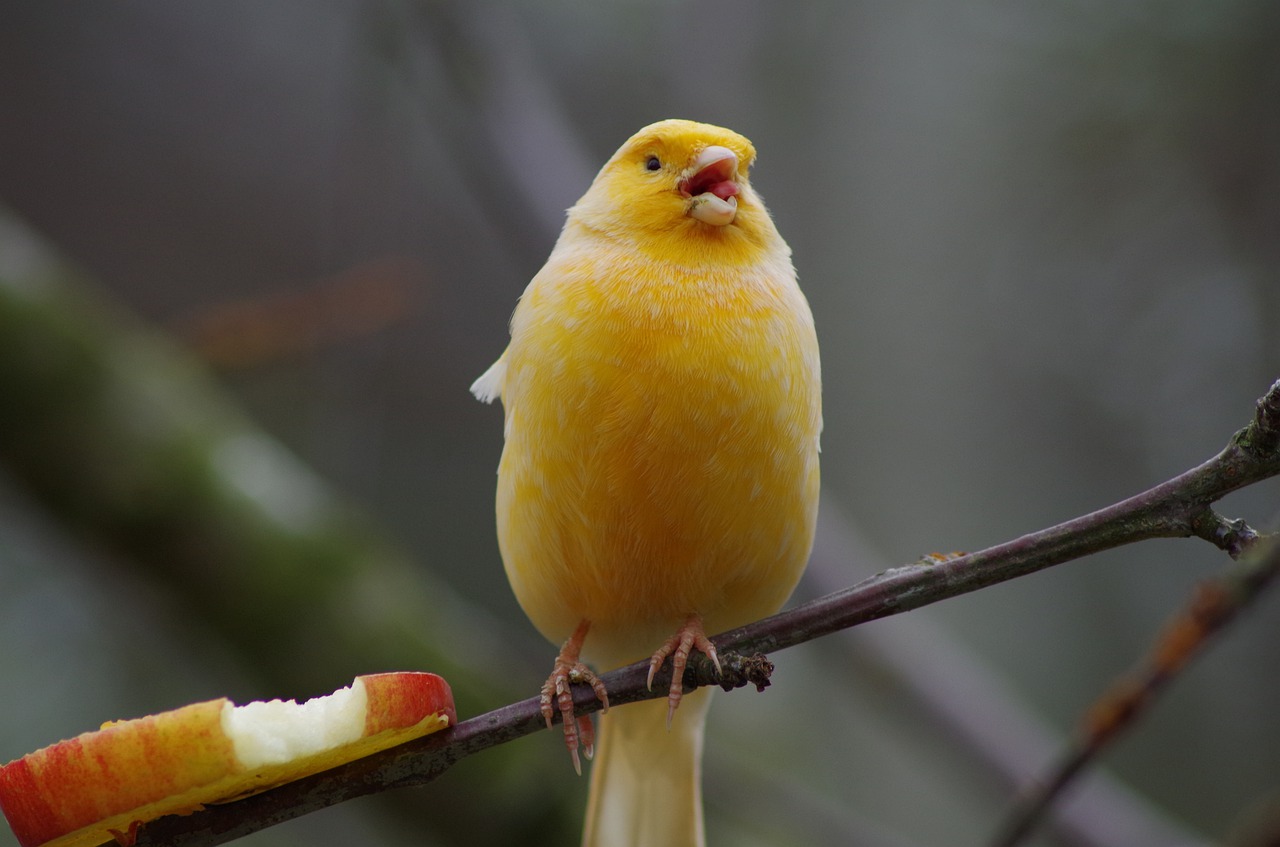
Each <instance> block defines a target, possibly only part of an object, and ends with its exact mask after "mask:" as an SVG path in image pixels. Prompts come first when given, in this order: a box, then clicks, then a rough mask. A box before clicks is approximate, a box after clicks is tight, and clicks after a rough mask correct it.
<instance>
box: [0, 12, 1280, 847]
mask: <svg viewBox="0 0 1280 847" xmlns="http://www.w3.org/2000/svg"><path fill="white" fill-rule="evenodd" d="M1277 44H1280V6H1277V5H1276V4H1273V3H1267V2H1259V0H1252V2H1250V0H1224V2H1220V3H1212V4H1209V3H1187V2H1173V3H1170V2H1149V0H1140V1H1139V2H1132V3H1119V4H1116V3H1105V2H1096V0H1072V1H1071V2H1065V3H1057V4H1006V3H996V2H989V0H980V1H979V2H972V3H965V4H954V3H946V2H940V0H922V2H910V3H890V2H851V3H850V2H843V0H826V1H825V2H814V3H809V4H804V5H800V4H785V3H779V2H750V0H745V1H744V2H728V0H704V2H698V3H693V2H676V0H670V2H639V0H615V2H600V3H588V2H581V0H579V1H578V2H571V0H543V1H542V2H526V3H516V2H503V1H502V0H481V2H462V0H430V2H425V1H424V2H418V3H410V2H394V0H382V1H381V2H379V0H366V2H356V0H351V1H350V2H338V0H329V1H328V2H324V1H323V0H322V2H307V3H302V2H297V0H275V2H271V3H256V2H249V1H248V0H234V2H223V3H218V4H212V3H205V4H194V3H166V2H159V0H149V1H147V0H118V2H114V3H110V4H103V3H82V2H65V3H40V2H34V0H17V2H12V0H11V2H9V3H7V4H5V9H4V12H3V25H2V26H0V690H2V691H3V697H2V699H0V761H7V760H9V759H12V758H16V757H18V756H21V755H23V754H25V753H27V752H30V751H32V750H34V749H36V748H38V747H41V746H44V745H45V744H48V743H51V742H53V741H55V740H57V739H59V738H64V737H70V736H73V735H75V734H77V733H79V732H82V731H85V730H88V729H92V728H95V727H96V726H97V725H98V724H100V723H101V722H102V721H104V720H107V719H111V718H118V717H129V716H137V715H142V714H147V713H151V712H155V711H159V710H162V709H167V708H173V707H177V706H179V705H182V704H185V703H188V702H192V701H196V700H201V699H210V698H213V697H218V696H222V695H227V696H230V697H232V698H233V699H236V700H237V701H238V702H243V701H245V700H249V699H255V698H264V697H265V698H270V697H308V696H313V695H316V694H320V693H327V692H329V691H332V690H333V689H335V688H338V687H340V686H342V685H345V684H347V683H349V682H350V680H351V678H352V676H354V675H355V674H357V673H368V672H375V671H381V670H390V669H410V668H412V669H430V670H438V671H439V672H441V673H443V674H445V675H446V676H448V678H449V679H450V680H451V681H452V682H453V684H454V688H455V692H456V694H457V697H458V701H459V705H460V711H461V712H463V713H464V714H465V715H474V714H478V713H480V712H482V711H485V710H488V709H491V708H495V707H497V706H500V705H503V704H505V703H507V702H511V701H513V700H516V699H520V698H523V697H526V696H530V695H531V694H532V693H533V692H534V691H536V688H537V686H538V685H539V684H540V682H541V680H542V679H543V678H544V677H545V674H546V672H547V671H548V669H549V668H550V663H551V660H552V658H553V653H554V648H553V647H552V646H551V645H548V644H546V643H544V642H543V641H542V639H541V638H540V636H538V635H537V633H536V632H535V631H534V630H533V629H532V627H531V626H530V625H529V624H528V623H527V622H526V621H525V618H524V616H523V615H522V613H521V612H520V610H519V608H518V607H517V606H516V604H515V602H514V600H513V599H512V597H511V594H510V591H509V589H508V587H507V585H506V581H505V579H504V577H503V575H502V567H501V563H500V560H499V557H498V551H497V545H496V541H495V537H494V530H493V526H492V510H493V506H492V497H493V487H494V471H495V468H496V465H497V460H498V454H499V452H500V449H501V413H500V411H499V410H498V409H496V408H491V407H487V406H483V405H481V404H478V403H476V402H475V401H474V400H473V399H472V398H471V396H470V395H469V394H468V393H467V387H468V385H469V384H470V383H471V381H472V380H473V379H474V378H475V377H476V376H477V375H478V374H480V373H481V372H482V371H483V370H484V369H485V368H486V367H487V366H488V365H489V363H490V362H492V361H493V359H494V358H496V357H497V355H498V354H499V353H500V352H501V351H502V349H503V346H504V344H505V339H506V320H507V317H508V316H509V314H510V312H511V309H512V308H513V306H514V305H515V302H516V298H517V297H518V295H519V294H520V292H521V290H522V289H523V287H524V285H525V283H526V282H527V280H528V279H529V277H530V276H532V274H533V273H534V272H535V271H536V270H537V269H538V268H539V266H540V265H541V263H542V261H543V259H544V258H545V256H546V254H547V252H548V251H549V250H550V247H551V244H552V242H553V240H554V238H555V235H556V233H557V232H558V229H559V226H560V223H561V221H562V218H563V210H564V209H565V208H566V207H568V206H569V205H571V204H572V203H573V202H574V200H576V198H577V197H578V196H579V195H580V194H581V193H582V192H583V191H584V190H585V188H586V186H587V184H588V183H589V181H590V179H591V177H592V176H593V174H594V172H595V170H596V169H597V168H598V167H599V166H600V164H601V163H603V162H604V160H605V159H606V158H607V157H608V156H609V155H610V154H611V153H612V152H613V150H615V149H616V148H617V147H618V145H620V144H621V143H622V142H623V141H624V140H625V139H626V138H627V137H628V136H629V135H630V134H631V133H632V132H634V131H635V130H636V129H638V128H640V127H641V126H643V125H645V124H647V123H649V122H651V121H653V120H657V119H660V118H666V117H687V118H693V119H698V120H703V121H708V122H714V123H719V124H723V125H726V126H729V127H732V128H734V129H736V130H738V131H740V132H742V133H743V134H745V135H747V136H748V137H749V138H751V139H752V140H753V141H754V142H755V144H756V147H757V148H758V150H759V151H760V158H759V161H758V163H757V166H756V168H755V169H754V171H753V173H752V180H753V183H754V184H755V186H756V187H757V189H758V190H759V191H760V192H761V193H762V194H763V195H764V197H765V198H766V200H767V201H768V203H769V206H770V209H771V210H772V212H773V215H774V218H775V220H776V222H777V225H778V228H779V229H780V230H781V231H782V233H783V234H784V236H785V237H786V238H787V240H788V241H789V242H790V244H791V246H792V248H793V249H794V251H795V262H796V265H797V267H798V269H799V273H800V278H801V283H802V286H803V287H804V289H805V291H806V293H807V295H808V297H809V299H810V302H811V304H812V306H813V309H814V312H815V315H816V319H817V323H818V332H819V337H820V340H821V343H822V349H823V365H824V377H825V404H826V406H825V410H826V432H825V436H824V439H823V448H824V452H823V461H824V484H825V491H824V501H823V516H822V522H821V530H820V538H819V542H818V549H817V551H816V552H815V560H814V563H813V565H812V567H811V569H810V573H809V575H808V577H807V578H806V581H805V583H804V584H803V586H802V588H801V594H802V595H804V596H813V595H815V594H818V593H822V592H824V591H827V590H833V589H835V588H838V587H843V586H845V585H849V584H852V583H854V582H856V581H857V580H859V579H861V578H863V577H865V576H867V575H869V574H872V573H874V572H876V571H878V570H881V569H883V568H884V567H887V566H890V565H893V564H898V563H902V562H907V561H912V560H915V559H916V558H917V557H918V556H920V555H921V554H923V553H926V552H929V551H933V550H975V549H979V548H982V547H985V546H988V545H991V544H995V543H998V542H1001V541H1004V540H1007V539H1009V538H1012V537H1016V536H1018V535H1021V534H1023V533H1026V532H1030V531H1034V530H1036V529H1040V528H1042V527H1045V526H1048V525H1050V524H1053V523H1057V522H1060V521H1062V520H1066V519H1068V518H1071V517H1074V516H1076V515H1078V514H1082V513H1084V512H1087V511H1090V510H1093V509H1095V508H1099V507H1101V506H1104V505H1107V504H1109V503H1111V502H1114V501H1116V500H1118V499H1121V498H1123V497H1126V496H1129V495H1131V494H1134V493H1136V492H1138V491H1140V490H1142V489H1145V488H1147V487H1149V486H1151V485H1153V484H1156V483H1159V482H1161V481H1163V480H1165V479H1167V478H1169V477H1171V476H1173V475H1175V474H1177V473H1179V472H1181V471H1182V470H1185V469H1186V468H1189V467H1191V466H1193V465H1195V464H1198V463H1199V462H1201V461H1203V460H1204V459H1206V458H1208V457H1209V456H1211V455H1213V454H1214V453H1216V452H1217V451H1218V450H1219V449H1220V448H1221V447H1222V446H1223V445H1225V443H1226V442H1227V440H1228V438H1229V437H1230V436H1231V434H1232V433H1233V432H1234V431H1235V430H1237V429H1238V428H1240V427H1242V426H1243V425H1244V424H1245V423H1246V422H1247V421H1248V419H1249V415H1250V414H1251V412H1252V407H1253V402H1254V400H1255V399H1256V398H1257V397H1258V396H1259V395H1261V394H1262V393H1263V391H1265V389H1266V388H1267V386H1268V385H1269V384H1270V383H1271V382H1272V381H1273V380H1274V379H1276V378H1277V377H1278V376H1280V335H1278V334H1277V332H1276V330H1275V327H1276V326H1277V325H1278V323H1280V199H1278V198H1280V51H1278V50H1277ZM1223 511H1224V512H1225V513H1226V514H1227V515H1228V516H1231V517H1244V518H1245V519H1247V520H1248V521H1250V522H1251V523H1252V524H1254V525H1255V526H1258V527H1263V528H1267V527H1270V528H1274V527H1275V518H1276V516H1277V514H1278V513H1280V486H1278V485H1277V484H1275V483H1274V481H1272V482H1269V483H1265V484H1262V485H1259V486H1255V487H1254V488H1251V489H1249V490H1247V491H1245V492H1242V493H1240V494H1238V495H1235V496H1233V497H1232V498H1230V499H1228V500H1227V501H1225V503H1224V504H1223ZM1227 561H1228V560H1227V559H1226V557H1225V556H1224V555H1222V554H1220V553H1218V552H1217V551H1215V550H1214V549H1212V548H1210V547H1209V546H1208V545H1206V544H1204V543H1202V542H1199V541H1164V542H1152V543H1147V544H1144V545H1140V546H1138V547H1134V548H1129V549H1122V550H1119V551H1115V552H1112V553H1109V554H1106V555H1099V556H1094V557H1091V558H1089V559H1086V560H1082V561H1078V562H1073V563H1069V564H1066V565H1063V566H1060V567H1058V568H1054V569H1052V570H1050V571H1047V572H1044V573H1041V574H1038V575H1035V576H1032V577H1028V578H1024V579H1020V580H1016V581H1014V582H1013V583H1011V584H1006V585H1002V586H998V587H995V588H992V589H988V590H985V591H982V592H979V593H977V594H974V595H970V596H966V597H962V598H958V599H955V600H951V601H948V602H946V603H942V604H939V605H936V606H931V607H928V608H925V609H923V610H919V611H916V612H914V613H912V614H909V615H903V616H900V617H897V618H892V619H888V620H884V621H880V622H877V623H874V624H871V625H869V626H866V627H860V628H858V629H857V630H855V631H853V632H851V633H848V634H847V635H841V636H835V637H832V638H829V639H825V640H823V641H821V642H816V643H811V644H808V645H805V646H802V647H799V648H795V649H793V650H789V651H785V652H783V653H780V654H778V655H776V656H774V657H773V658H774V659H775V661H776V662H777V665H778V669H777V672H776V674H775V676H774V680H775V685H774V686H773V688H771V689H770V690H769V691H768V692H766V693H764V694H761V695H757V694H755V693H751V692H736V693H734V694H731V695H718V702H717V704H716V706H715V707H714V708H713V712H712V719H711V730H710V738H709V742H708V750H707V763H706V770H707V804H708V820H709V824H708V829H709V838H710V843H711V844H712V845H713V847H714V846H715V845H721V847H723V846H724V845H731V844H732V845H761V847H764V845H799V844H832V843H844V844H859V845H894V847H909V845H980V844H983V843H985V842H986V841H987V840H988V839H989V838H990V835H991V833H992V832H993V831H994V830H995V829H996V826H997V824H998V821H999V820H1000V818H1001V815H1002V814H1003V812H1004V811H1005V810H1006V809H1007V808H1008V804H1009V802H1010V796H1011V794H1012V792H1013V783H1014V782H1015V781H1016V782H1022V781H1025V780H1027V779H1030V778H1032V777H1033V776H1034V775H1036V774H1037V773H1039V772H1041V771H1042V770H1043V768H1045V767H1046V766H1047V765H1048V764H1049V762H1050V761H1051V760H1052V759H1053V756H1054V752H1055V751H1056V750H1057V749H1058V747H1059V743H1060V739H1061V737H1062V736H1063V734H1064V733H1070V732H1071V730H1072V728H1073V727H1074V726H1075V724H1076V722H1077V721H1078V719H1079V716H1080V715H1081V714H1082V712H1083V711H1084V710H1085V709H1086V708H1087V707H1088V705H1089V704H1090V703H1091V702H1092V701H1093V700H1094V699H1095V698H1096V697H1097V696H1098V695H1099V694H1100V693H1101V692H1102V691H1103V690H1104V689H1105V687H1106V686H1107V684H1108V683H1109V682H1110V681H1112V680H1113V679H1114V678H1116V677H1117V675H1119V674H1121V673H1123V672H1124V671H1125V670H1126V669H1127V668H1129V667H1130V666H1132V665H1133V664H1134V663H1135V662H1137V661H1138V660H1139V659H1140V657H1141V656H1142V655H1143V654H1144V652H1145V650H1146V649H1147V647H1148V646H1149V644H1150V643H1151V641H1152V639H1153V638H1154V637H1155V634H1156V633H1157V632H1158V631H1159V628H1160V626H1161V625H1162V623H1163V622H1164V621H1165V620H1166V619H1167V618H1169V617H1170V616H1171V615H1172V614H1174V613H1175V611H1176V610H1177V609H1178V608H1180V607H1181V605H1182V604H1184V603H1185V602H1186V601H1187V599H1188V597H1189V594H1190V592H1191V590H1192V588H1193V586H1194V585H1195V584H1196V582H1197V581H1199V580H1201V579H1204V578H1206V577H1209V576H1211V575H1213V574H1215V573H1217V572H1219V571H1220V570H1221V569H1222V568H1223V567H1224V565H1226V564H1227ZM1278 626H1280V603H1278V602H1277V598H1276V597H1274V596H1270V597H1267V598H1264V600H1263V601H1262V602H1261V603H1259V604H1258V606H1257V607H1255V608H1254V609H1253V610H1252V611H1251V613H1250V614H1249V615H1248V616H1247V617H1245V618H1244V619H1242V620H1241V621H1239V622H1238V624H1237V625H1236V626H1234V627H1232V628H1231V629H1230V630H1229V631H1227V632H1226V633H1225V635H1224V636H1222V637H1220V638H1219V639H1217V640H1216V641H1215V642H1214V643H1213V645H1212V648H1211V649H1210V650H1208V651H1207V652H1206V653H1205V654H1204V655H1203V656H1202V657H1201V658H1200V659H1199V660H1198V661H1197V662H1196V663H1195V664H1194V665H1193V666H1192V667H1191V668H1190V670H1189V671H1188V672H1187V673H1186V674H1185V676H1184V677H1183V678H1181V679H1179V680H1178V681H1177V682H1176V683H1175V684H1174V685H1173V686H1172V687H1171V689H1170V690H1169V691H1168V694H1167V696H1166V697H1165V698H1164V699H1163V700H1162V701H1161V702H1160V703H1159V704H1158V706H1157V707H1156V708H1155V709H1154V711H1153V712H1152V713H1151V714H1150V715H1149V717H1148V718H1147V719H1146V720H1145V721H1143V722H1142V724H1141V725H1140V726H1139V727H1138V728H1137V729H1136V731H1135V732H1133V733H1132V734H1131V735H1129V736H1127V737H1126V738H1125V739H1124V740H1123V741H1121V742H1120V743H1119V744H1118V745H1117V746H1116V747H1115V749H1114V750H1113V751H1112V752H1111V753H1110V754H1109V755H1108V756H1107V757H1106V758H1105V760H1104V762H1103V763H1102V764H1103V766H1104V767H1103V768H1102V769H1100V770H1099V771H1098V772H1097V773H1096V774H1094V775H1093V777H1091V779H1090V780H1088V781H1087V784H1085V785H1083V786H1082V787H1081V788H1080V789H1079V790H1078V791H1075V792H1073V794H1072V795H1071V798H1070V802H1068V803H1067V804H1066V805H1065V806H1064V807H1063V808H1062V809H1061V813H1060V820H1059V821H1058V822H1057V823H1056V824H1055V825H1054V826H1053V827H1051V828H1050V829H1049V830H1046V831H1044V832H1042V833H1041V834H1040V835H1039V836H1037V840H1036V841H1035V842H1034V843H1037V844H1043V845H1106V844H1113V845H1139V847H1145V845H1151V847H1155V845H1170V844H1186V845H1191V844H1211V843H1229V844H1233V845H1251V847H1252V845H1262V844H1275V843H1276V841H1273V840H1266V839H1267V838H1268V837H1270V838H1277V837H1278V836H1277V835H1276V832H1277V831H1280V824H1277V819H1280V755H1278V753H1277V751H1280V721H1277V718H1276V716H1277V715H1278V714H1280V673H1277V671H1280V658H1278V656H1277V652H1276V647H1275V633H1276V632H1277V627H1278ZM585 794H586V780H585V779H575V778H574V776H573V773H572V769H571V768H570V766H569V763H568V761H567V758H566V756H565V753H564V749H563V744H562V742H561V741H560V740H559V739H558V738H557V737H555V736H553V735H550V734H540V735H537V736H535V737H532V738H527V739H524V740H521V741H519V742H516V743H513V744H509V745H506V746H504V747H503V748H501V749H499V750H495V751H491V752H489V753H486V754H485V755H482V756H478V757H474V758H473V759H470V760H466V761H464V762H462V763H460V764H458V765H457V766H455V768H454V769H453V770H452V771H451V772H449V773H448V774H446V775H445V776H444V777H442V778H441V779H440V780H439V781H438V782H436V783H434V784H433V785H431V786H429V787H427V788H423V789H415V790H408V791H400V792H392V793H391V794H389V795H386V796H380V797H376V798H368V799H363V800H358V801H355V802H352V803H348V804H345V805H343V806H340V807H337V808H334V809H330V810H327V811H324V812H321V813H317V814H314V815H310V816H308V817H306V818H303V819H301V820H298V821H295V822H293V823H290V824H286V825H283V826H280V827H277V828H274V829H271V830H267V831H265V832H263V833H260V834H258V835H255V836H253V837H251V838H250V839H247V841H246V842H245V843H253V844H257V845H300V844H348V843H360V844H385V845H409V844H415V845H420V844H461V843H466V844H474V845H479V844H494V845H497V844H512V843H526V844H570V843H576V839H577V833H578V828H579V825H580V823H579V822H580V817H581V813H582V806H583V803H584V799H585ZM1268 827H1270V829H1269V830H1268ZM1267 831H1269V832H1270V833H1271V834H1270V836H1267V835H1264V834H1263V833H1264V832H1267ZM13 843H14V842H13V840H12V837H11V835H10V834H9V833H8V832H7V831H5V832H3V833H0V845H11V844H13Z"/></svg>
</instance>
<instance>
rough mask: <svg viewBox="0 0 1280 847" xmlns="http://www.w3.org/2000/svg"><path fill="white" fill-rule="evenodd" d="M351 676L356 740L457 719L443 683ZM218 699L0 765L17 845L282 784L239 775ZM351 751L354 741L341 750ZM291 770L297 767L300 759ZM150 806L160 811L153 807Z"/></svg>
mask: <svg viewBox="0 0 1280 847" xmlns="http://www.w3.org/2000/svg"><path fill="white" fill-rule="evenodd" d="M359 678H360V679H362V680H363V681H364V685H365V690H366V692H367V694H368V708H367V712H366V716H365V730H364V734H365V739H368V738H369V736H372V735H376V734H378V733H380V732H385V731H387V730H404V729H406V728H409V727H414V726H416V725H417V724H419V723H422V722H424V721H425V719H426V718H427V717H429V716H431V715H435V714H444V715H446V716H447V717H448V720H449V725H450V726H452V725H453V724H455V723H457V712H456V711H455V709H454V704H453V694H452V692H451V690H450V688H449V684H448V683H447V682H445V681H444V679H442V678H441V677H438V676H436V675H435V674H431V673H418V672H406V673H383V674H370V675H367V676H363V677H359ZM226 703H227V701H226V699H225V698H224V699H220V700H210V701H207V702H204V703H194V704H192V705H190V706H184V707H182V708H181V709H175V710H173V711H169V712H161V713H160V714H157V715H150V716H148V717H145V718H138V719H136V720H130V721H121V722H119V723H114V724H109V725H105V726H104V727H103V728H102V729H100V730H98V731H97V732H86V733H84V734H83V735H80V736H78V737H76V738H73V739H70V740H68V741H61V742H59V743H57V744H52V745H50V746H48V747H45V748H43V749H41V750H37V751H36V752H34V753H31V754H29V755H27V756H24V757H22V758H21V759H17V760H15V761H13V762H10V763H9V764H7V765H4V766H3V767H0V811H3V813H4V816H5V817H6V818H8V820H9V825H10V827H11V828H12V829H13V832H14V835H15V836H17V839H18V843H19V844H20V845H21V847H39V845H41V844H45V843H47V842H49V841H52V840H54V839H59V838H62V837H63V836H67V835H69V834H72V833H75V835H74V836H73V837H72V838H71V839H68V840H69V841H73V842H79V841H80V840H81V839H82V838H83V837H84V836H85V835H86V833H77V830H80V829H82V828H84V827H89V826H92V825H94V824H98V823H99V822H100V821H106V820H107V819H108V818H113V817H117V816H122V815H126V814H127V813H129V812H131V811H133V810H139V809H140V808H141V807H143V806H149V805H152V804H160V806H159V807H157V806H152V810H151V812H150V814H149V815H148V814H145V813H144V814H143V815H142V816H141V817H140V818H139V820H142V821H144V822H145V820H148V819H150V818H154V817H156V816H157V815H158V814H175V813H177V814H181V813H186V812H191V811H194V810H195V809H198V808H200V806H201V804H203V803H209V802H213V801H215V800H220V799H226V798H228V797H233V796H237V795H239V794H242V793H244V791H245V788H246V786H250V785H252V786H254V790H260V789H262V788H267V787H270V786H271V785H274V784H279V781H282V780H276V781H272V780H271V777H270V773H271V772H272V769H271V768H260V769H258V770H257V771H254V772H252V773H249V772H247V771H246V770H245V768H244V767H243V766H242V765H240V763H239V761H238V760H237V759H236V756H235V751H234V748H233V745H232V743H231V739H230V738H228V737H227V736H226V735H225V734H224V733H223V730H222V711H223V708H224V706H225V704H226ZM434 729H435V727H433V728H432V729H431V730H427V731H434ZM408 737H412V736H408ZM404 740H407V737H406V738H405V739H404ZM371 743H373V742H369V741H364V742H363V744H365V745H367V744H371ZM384 743H386V744H391V743H399V740H397V739H390V740H388V741H386V742H384ZM361 745H362V742H354V743H353V744H352V745H348V746H350V747H353V748H355V747H360V746H361ZM373 749H379V748H373ZM337 752H338V751H332V752H331V753H328V754H319V755H317V756H315V757H312V758H313V759H314V760H315V765H316V766H314V767H313V769H312V771H306V770H305V769H304V770H299V769H298V768H291V767H289V766H274V768H275V771H274V772H275V773H285V772H287V773H288V776H287V779H296V778H297V777H299V776H302V775H304V773H306V772H314V771H318V770H323V769H324V768H327V767H333V766H334V765H336V764H339V763H340V762H341V761H342V760H341V759H340V758H338V759H336V760H335V754H336V753H337ZM368 752H372V750H371V749H367V748H366V749H365V750H364V754H367V753H368ZM360 754H361V753H356V754H355V755H360ZM322 762H323V764H321V763H322ZM300 764H301V765H302V766H304V768H305V766H306V764H307V760H306V759H304V760H302V761H301V762H300ZM214 783H218V784H219V785H220V786H231V787H230V788H228V789H227V790H226V791H224V792H222V793H215V794H210V793H209V791H208V787H209V786H211V785H213V784H214ZM202 789H203V790H202ZM228 792H229V793H228ZM182 795H186V796H185V797H183V796H182ZM160 807H162V808H163V811H156V809H157V808H160ZM124 821H125V822H124V823H123V824H121V825H122V826H123V827H128V826H129V822H130V819H129V818H128V817H125V818H124ZM100 834H101V836H102V837H101V838H99V839H96V840H94V839H90V840H89V841H88V842H86V843H90V844H97V843H99V842H100V841H101V840H105V839H106V838H109V837H110V836H109V834H108V833H107V832H106V831H105V830H104V831H103V832H102V833H100Z"/></svg>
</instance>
